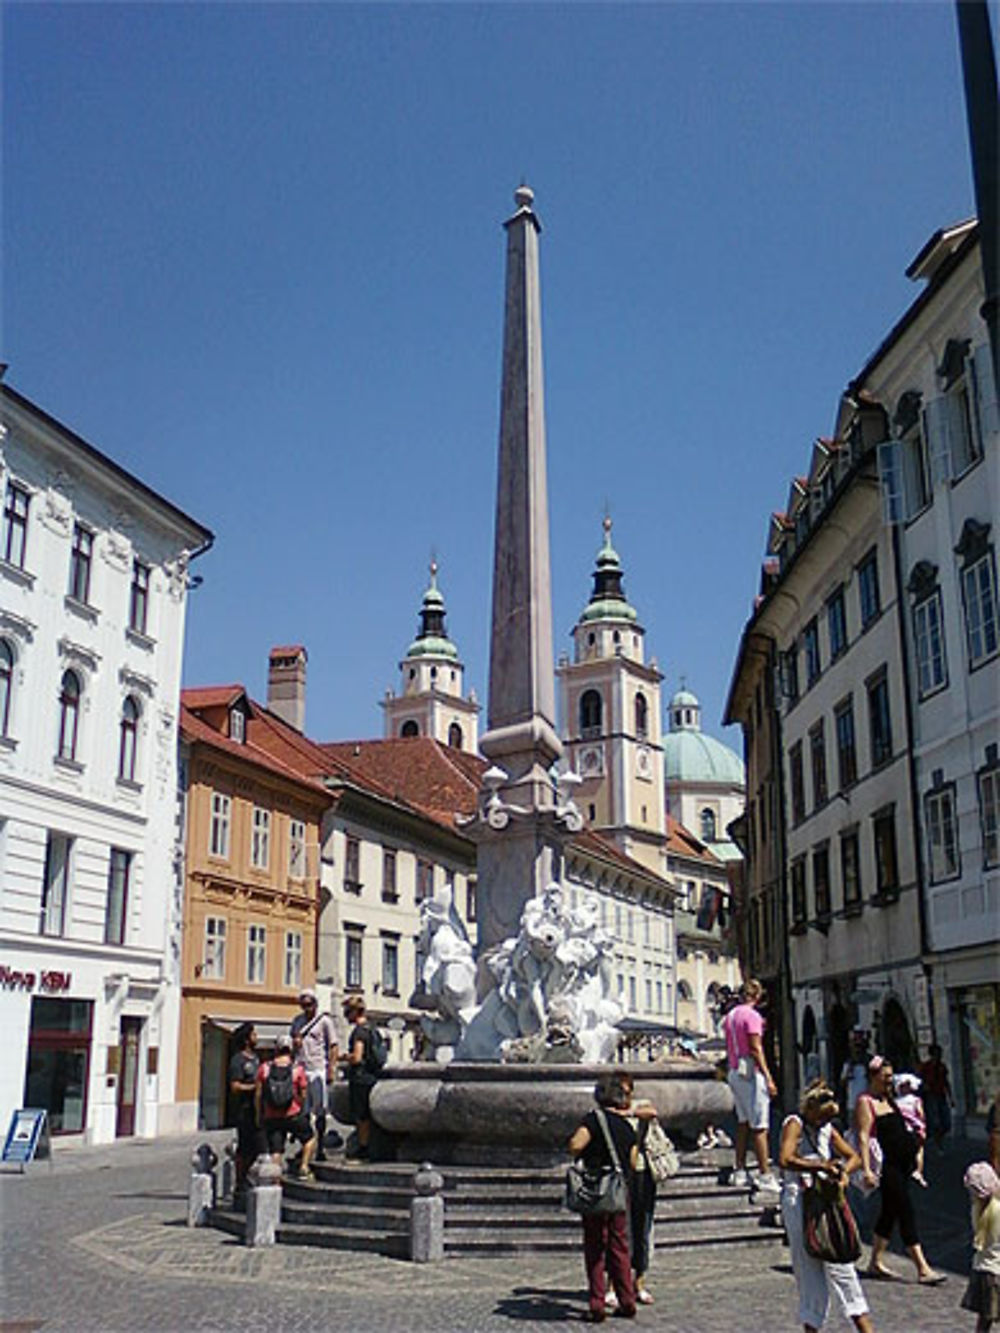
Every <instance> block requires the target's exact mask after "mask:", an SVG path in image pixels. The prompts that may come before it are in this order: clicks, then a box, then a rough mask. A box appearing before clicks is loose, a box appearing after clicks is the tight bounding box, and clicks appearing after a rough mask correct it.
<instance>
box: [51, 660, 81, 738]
mask: <svg viewBox="0 0 1000 1333" xmlns="http://www.w3.org/2000/svg"><path fill="white" fill-rule="evenodd" d="M81 693H82V690H81V687H80V677H79V676H78V675H77V674H76V672H75V671H65V672H63V678H62V684H61V686H60V688H59V749H58V750H57V754H58V756H59V758H60V759H75V758H76V735H77V730H78V727H79V722H80V695H81Z"/></svg>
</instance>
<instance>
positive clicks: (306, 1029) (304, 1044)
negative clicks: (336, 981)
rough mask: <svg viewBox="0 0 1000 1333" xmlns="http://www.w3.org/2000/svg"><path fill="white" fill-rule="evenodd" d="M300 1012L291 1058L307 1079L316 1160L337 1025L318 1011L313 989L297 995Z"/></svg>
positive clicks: (321, 1147)
mask: <svg viewBox="0 0 1000 1333" xmlns="http://www.w3.org/2000/svg"><path fill="white" fill-rule="evenodd" d="M299 1006H300V1008H301V1009H302V1012H301V1014H297V1015H296V1016H295V1018H293V1019H292V1045H293V1047H294V1049H295V1062H296V1064H299V1065H301V1066H302V1068H303V1069H304V1070H305V1074H306V1078H307V1079H308V1081H309V1096H308V1100H307V1102H306V1110H307V1111H308V1113H309V1115H310V1116H311V1117H312V1120H313V1127H314V1129H315V1131H316V1139H317V1145H318V1146H317V1149H316V1161H317V1162H324V1161H326V1148H325V1144H326V1107H327V1088H328V1086H329V1084H330V1083H332V1082H333V1075H334V1071H335V1070H336V1068H337V1055H338V1045H337V1029H336V1027H335V1026H334V1023H333V1019H332V1018H331V1017H330V1015H329V1014H326V1013H323V1014H321V1013H320V1012H319V1006H318V1004H317V1002H316V992H315V991H314V990H304V991H302V993H301V994H300V995H299Z"/></svg>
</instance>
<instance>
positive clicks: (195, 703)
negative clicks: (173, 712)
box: [181, 685, 246, 712]
mask: <svg viewBox="0 0 1000 1333" xmlns="http://www.w3.org/2000/svg"><path fill="white" fill-rule="evenodd" d="M243 694H246V690H245V689H244V688H243V686H242V685H199V686H196V687H195V688H194V689H188V690H181V703H182V704H184V706H185V708H189V709H191V710H192V711H193V712H197V711H198V709H199V708H228V707H229V705H230V704H232V703H235V702H236V700H237V699H238V698H239V697H240V695H243Z"/></svg>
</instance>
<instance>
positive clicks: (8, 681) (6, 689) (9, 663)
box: [0, 639, 14, 736]
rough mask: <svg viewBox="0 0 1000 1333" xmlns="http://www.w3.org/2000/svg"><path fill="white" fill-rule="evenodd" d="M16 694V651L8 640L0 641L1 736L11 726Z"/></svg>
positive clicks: (4, 734) (6, 732) (5, 733)
mask: <svg viewBox="0 0 1000 1333" xmlns="http://www.w3.org/2000/svg"><path fill="white" fill-rule="evenodd" d="M13 692H14V650H13V648H11V646H10V644H9V643H8V642H7V640H6V639H0V736H6V735H7V734H8V730H7V729H8V727H9V726H10V696H11V694H13Z"/></svg>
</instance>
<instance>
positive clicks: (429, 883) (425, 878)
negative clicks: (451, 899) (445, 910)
mask: <svg viewBox="0 0 1000 1333" xmlns="http://www.w3.org/2000/svg"><path fill="white" fill-rule="evenodd" d="M433 897H434V862H433V861H428V860H427V858H426V857H423V856H418V857H417V858H416V873H415V879H414V884H413V900H414V902H415V903H416V904H417V905H418V906H419V905H420V903H422V902H425V901H426V900H427V899H428V898H433Z"/></svg>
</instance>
